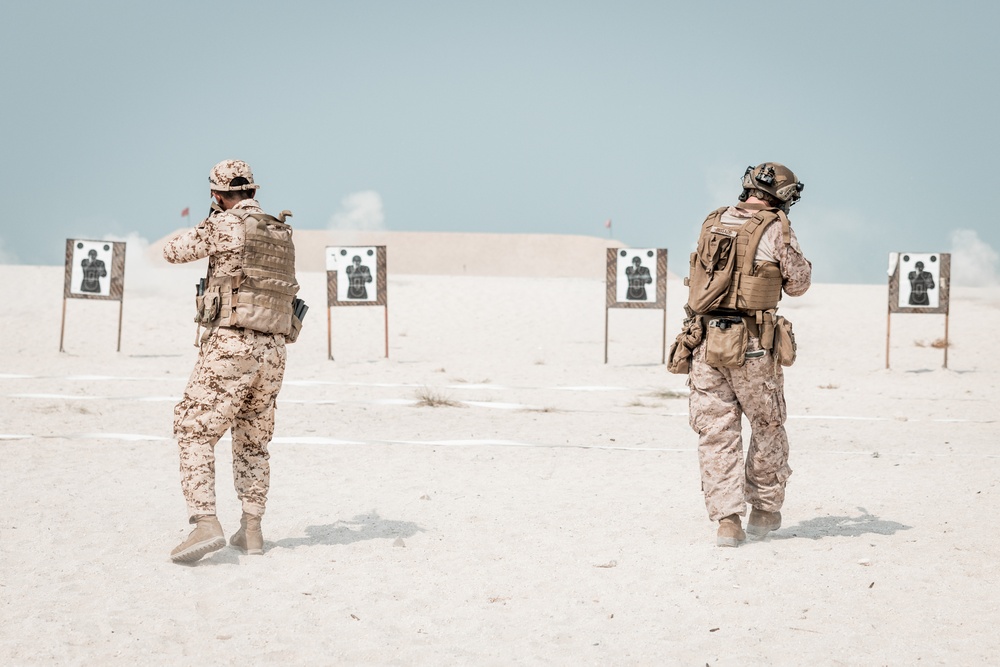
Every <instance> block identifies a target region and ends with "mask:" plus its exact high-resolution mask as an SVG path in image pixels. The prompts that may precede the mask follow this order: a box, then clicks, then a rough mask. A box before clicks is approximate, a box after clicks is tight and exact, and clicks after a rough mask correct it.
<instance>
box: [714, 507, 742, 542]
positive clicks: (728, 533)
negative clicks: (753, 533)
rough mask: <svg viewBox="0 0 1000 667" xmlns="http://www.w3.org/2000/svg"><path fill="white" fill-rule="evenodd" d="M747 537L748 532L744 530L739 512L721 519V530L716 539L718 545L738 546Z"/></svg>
mask: <svg viewBox="0 0 1000 667" xmlns="http://www.w3.org/2000/svg"><path fill="white" fill-rule="evenodd" d="M745 539H747V534H746V533H744V532H743V526H742V524H741V523H740V515H739V514H730V515H729V516H725V517H722V518H721V519H719V532H718V535H717V536H716V540H715V543H716V544H717V545H718V546H720V547H738V546H740V542H742V541H743V540H745Z"/></svg>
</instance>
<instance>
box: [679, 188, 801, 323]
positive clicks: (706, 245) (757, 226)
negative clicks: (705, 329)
mask: <svg viewBox="0 0 1000 667" xmlns="http://www.w3.org/2000/svg"><path fill="white" fill-rule="evenodd" d="M727 208H728V207H726V206H724V207H722V208H719V209H716V210H715V211H713V212H712V213H710V214H709V215H708V217H707V218H706V219H705V222H704V223H703V224H702V226H701V235H700V236H699V237H698V250H697V251H695V252H693V253H691V272H690V275H689V277H688V278H687V279H685V281H684V282H685V284H686V285H688V306H689V307H690V308H691V310H693V311H694V312H696V313H707V312H710V311H713V310H738V311H740V312H742V313H746V314H751V313H754V312H755V311H763V310H770V309H772V308H775V307H776V306H777V305H778V300H779V299H781V284H782V277H781V269H780V268H779V267H778V265H777V264H774V263H772V262H761V263H759V264H755V262H754V257H755V256H756V254H757V246H758V245H760V239H761V237H762V236H763V235H764V230H765V229H767V227H768V225H770V224H771V223H772V222H774V221H775V220H780V221H781V225H782V237H783V241H784V243H785V244H786V245H787V244H789V243H791V231H790V227H789V222H788V217H787V216H785V215H784V213H783V212H781V211H775V210H774V209H764V210H761V211H758V212H757V213H756V214H754V216H753V217H752V218H750V219H749V220H747V221H746V222H745V223H743V224H742V225H741V226H739V227H729V226H727V225H723V224H722V221H721V218H722V214H723V213H724V212H725V211H726V209H727Z"/></svg>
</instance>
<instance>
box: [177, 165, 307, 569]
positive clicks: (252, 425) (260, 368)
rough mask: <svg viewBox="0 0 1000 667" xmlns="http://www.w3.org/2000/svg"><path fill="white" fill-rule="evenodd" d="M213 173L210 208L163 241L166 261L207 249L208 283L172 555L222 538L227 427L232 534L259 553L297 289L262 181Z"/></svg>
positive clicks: (229, 169)
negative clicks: (185, 523)
mask: <svg viewBox="0 0 1000 667" xmlns="http://www.w3.org/2000/svg"><path fill="white" fill-rule="evenodd" d="M209 182H210V188H211V195H212V198H213V200H214V203H213V207H212V208H213V210H212V213H211V214H210V215H209V216H208V218H206V219H205V220H203V221H202V222H201V223H200V224H199V225H198V226H197V227H195V228H194V229H190V230H187V231H184V232H181V233H179V234H178V235H176V236H174V237H173V238H171V239H170V240H169V241H168V242H167V244H166V246H165V247H164V249H163V255H164V257H165V258H166V259H167V261H169V262H171V263H180V262H190V261H194V260H198V259H201V258H204V257H208V277H207V281H206V286H207V289H205V291H204V294H202V295H200V296H199V297H198V311H199V312H198V316H197V317H196V320H197V321H199V323H200V324H202V325H203V326H205V327H206V330H205V334H204V335H203V336H202V337H201V341H200V349H199V352H198V360H197V362H196V364H195V367H194V371H193V372H192V374H191V378H190V380H189V381H188V384H187V387H186V389H185V390H184V397H183V399H182V400H181V402H180V403H178V404H177V406H176V407H175V409H174V437H175V438H176V439H177V444H178V446H179V449H180V470H181V488H182V490H183V493H184V499H185V501H186V503H187V511H188V518H189V522H190V523H193V524H196V527H195V529H194V530H193V531H192V532H191V534H190V536H189V537H188V538H187V539H186V540H185V541H184V542H182V543H181V544H180V545H178V546H177V547H176V548H175V549H174V550H173V551H172V552H171V559H172V560H174V561H175V562H193V561H196V560H198V559H200V558H201V557H202V556H204V555H206V554H208V553H211V552H213V551H216V550H218V549H221V548H222V547H223V546H225V544H226V541H225V536H224V535H223V531H222V526H221V524H220V523H219V520H218V518H217V517H216V510H215V443H216V442H217V441H218V440H219V438H220V437H222V436H223V435H224V434H225V433H226V431H227V430H230V429H231V430H232V442H233V478H234V483H235V487H236V492H237V495H238V496H239V498H240V500H241V502H242V505H243V516H242V519H241V521H240V529H239V531H237V532H236V533H235V534H234V535H233V536H232V539H231V541H230V542H231V544H232V545H233V546H235V547H237V548H239V549H241V550H243V551H244V552H246V553H248V554H261V553H263V544H264V538H263V533H262V531H261V525H260V522H261V517H262V516H263V515H264V508H265V504H266V502H267V492H268V487H269V483H270V466H269V463H268V458H269V456H268V451H267V446H268V443H269V442H270V440H271V436H272V434H273V432H274V408H275V400H276V398H277V395H278V391H279V390H280V389H281V383H282V378H283V375H284V371H285V335H286V334H288V333H289V332H290V329H289V323H290V317H291V316H290V313H291V303H292V299H293V298H294V295H295V292H296V291H297V290H298V283H297V282H296V280H295V265H294V247H293V246H292V244H291V230H290V228H288V227H287V225H284V214H283V215H282V216H281V219H280V220H279V219H275V218H271V217H270V216H266V215H265V214H264V213H263V211H262V210H261V208H260V206H259V204H258V203H257V201H256V199H255V198H254V197H255V194H256V191H257V189H258V187H259V186H258V185H257V184H256V183H255V182H254V179H253V173H252V172H251V171H250V167H249V165H247V164H246V163H245V162H242V161H240V160H226V161H224V162H220V163H219V164H217V165H216V166H215V167H214V168H213V169H212V170H211V172H210V175H209ZM286 213H287V212H286ZM289 215H290V214H289ZM260 220H263V221H266V222H267V223H268V225H269V227H268V228H269V229H272V230H274V229H276V230H277V233H273V234H271V237H269V238H266V239H265V240H264V241H263V242H262V241H260V239H259V238H258V236H254V237H253V238H254V243H252V244H251V243H249V242H248V237H249V236H250V234H251V232H252V231H253V230H254V229H256V228H257V226H259V225H258V221H260ZM259 224H260V225H263V223H259ZM262 228H263V227H262ZM262 243H263V244H264V246H266V247H265V252H264V253H263V254H266V255H267V256H268V258H267V260H266V261H267V262H268V267H267V271H268V273H267V275H268V277H267V278H266V279H255V278H254V276H255V275H257V274H258V273H260V272H254V271H253V270H252V266H253V265H255V264H256V263H259V262H260V261H261V260H260V256H261V255H262V253H261V252H260V247H261V244H262ZM286 302H287V307H286ZM261 304H263V305H261Z"/></svg>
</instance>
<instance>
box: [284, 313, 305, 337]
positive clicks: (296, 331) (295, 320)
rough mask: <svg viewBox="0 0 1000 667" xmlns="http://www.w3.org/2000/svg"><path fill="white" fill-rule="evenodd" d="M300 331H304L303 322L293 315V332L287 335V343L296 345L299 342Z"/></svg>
mask: <svg viewBox="0 0 1000 667" xmlns="http://www.w3.org/2000/svg"><path fill="white" fill-rule="evenodd" d="M300 331H302V320H300V319H299V318H297V317H295V315H292V330H291V331H289V332H288V333H287V334H285V342H286V343H294V342H295V341H297V340H298V339H299V332H300Z"/></svg>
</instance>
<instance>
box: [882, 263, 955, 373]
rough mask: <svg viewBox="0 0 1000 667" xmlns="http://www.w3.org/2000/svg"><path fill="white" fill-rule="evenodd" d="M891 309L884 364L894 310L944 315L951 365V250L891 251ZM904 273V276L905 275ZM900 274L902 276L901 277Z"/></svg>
mask: <svg viewBox="0 0 1000 667" xmlns="http://www.w3.org/2000/svg"><path fill="white" fill-rule="evenodd" d="M888 273H889V309H888V312H887V313H886V323H885V367H886V368H887V369H888V368H889V333H890V329H891V324H892V314H893V313H912V314H924V315H927V314H931V315H933V314H943V315H944V339H943V340H942V344H943V345H942V346H943V347H944V366H943V367H944V368H948V306H949V301H950V295H951V254H949V253H946V252H939V253H929V252H924V253H918V252H900V253H895V252H894V253H890V254H889V271H888ZM903 276H905V277H903ZM901 277H903V278H902V280H901V279H900V278H901ZM934 346H935V347H937V345H936V344H935V345H934Z"/></svg>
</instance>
